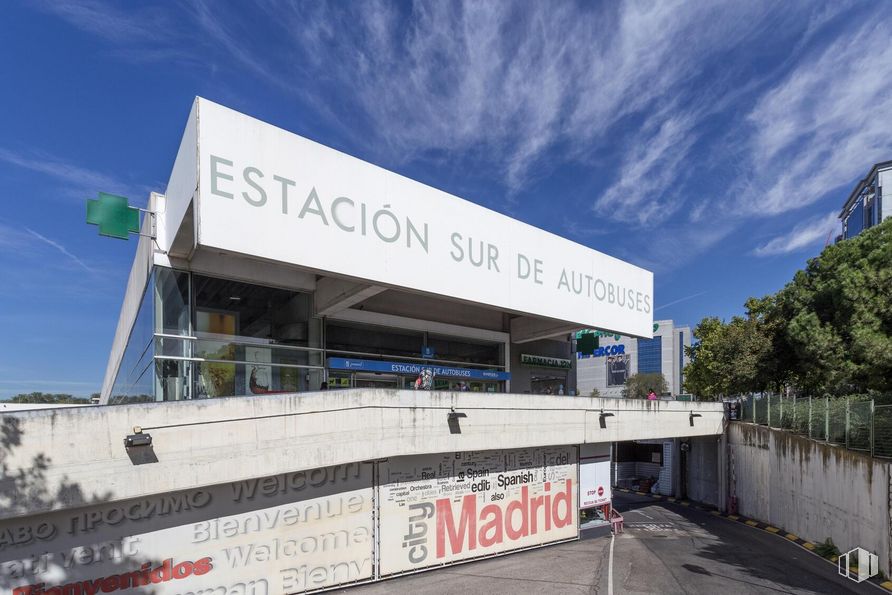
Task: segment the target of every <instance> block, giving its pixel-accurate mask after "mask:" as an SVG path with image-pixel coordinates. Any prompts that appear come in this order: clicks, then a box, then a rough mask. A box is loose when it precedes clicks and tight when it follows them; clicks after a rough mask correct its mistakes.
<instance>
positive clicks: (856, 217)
mask: <svg viewBox="0 0 892 595" xmlns="http://www.w3.org/2000/svg"><path fill="white" fill-rule="evenodd" d="M845 225H846V230H845V231H846V238H847V239H848V238H853V237H855V236H856V235H858V234H859V233H861V232H862V231H863V230H864V202H863V200H862V199H859V200H858V202H857V203H856V204H855V208H853V209H852V210H851V211H849V216H848V217H846V223H845Z"/></svg>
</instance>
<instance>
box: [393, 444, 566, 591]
mask: <svg viewBox="0 0 892 595" xmlns="http://www.w3.org/2000/svg"><path fill="white" fill-rule="evenodd" d="M378 473H379V481H380V485H379V512H380V535H379V554H378V558H379V565H380V574H381V576H387V575H391V574H398V573H402V572H411V571H414V570H420V569H423V568H429V567H431V566H439V565H443V564H449V563H452V562H458V561H461V560H468V559H471V558H477V557H481V556H487V555H493V554H498V553H503V552H507V551H510V550H516V549H521V548H526V547H531V546H537V545H543V544H546V543H551V542H556V541H561V540H566V539H573V538H576V537H577V536H578V534H579V533H578V511H577V485H576V484H577V461H576V449H575V447H548V448H535V449H523V450H492V451H483V452H465V453H446V454H437V455H419V456H411V457H400V458H399V459H392V460H390V461H386V462H382V463H381V464H380V465H379V468H378Z"/></svg>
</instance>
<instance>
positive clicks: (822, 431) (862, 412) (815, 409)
mask: <svg viewBox="0 0 892 595" xmlns="http://www.w3.org/2000/svg"><path fill="white" fill-rule="evenodd" d="M740 421H745V422H750V423H755V424H759V425H763V426H769V427H771V428H777V429H783V430H789V431H791V432H795V433H797V434H802V435H804V436H808V437H809V438H812V439H814V440H820V441H823V442H829V443H831V444H836V445H839V446H842V447H845V448H847V449H849V450H857V451H860V452H865V453H870V454H871V455H872V456H877V457H887V458H892V395H882V396H880V397H878V398H877V397H872V396H868V395H852V396H848V397H799V398H796V397H784V396H782V395H756V396H752V397H748V398H746V399H743V400H742V401H741V404H740Z"/></svg>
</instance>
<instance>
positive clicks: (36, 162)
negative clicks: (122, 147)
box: [0, 147, 149, 200]
mask: <svg viewBox="0 0 892 595" xmlns="http://www.w3.org/2000/svg"><path fill="white" fill-rule="evenodd" d="M0 162H6V163H8V164H10V165H14V166H16V167H20V168H23V169H27V170H30V171H34V172H38V173H41V174H44V175H46V176H49V177H50V178H54V179H55V180H57V181H59V182H62V183H63V184H64V185H65V189H64V191H63V193H64V194H65V195H71V196H77V197H78V198H80V199H83V198H86V197H87V196H95V195H96V192H98V191H100V190H102V191H105V192H116V193H120V194H124V195H129V196H132V197H133V198H135V199H137V200H139V199H142V198H143V196H145V195H147V194H148V192H149V189H148V187H145V186H138V185H133V184H127V183H124V182H122V181H120V180H119V179H117V178H114V177H113V176H109V175H107V174H104V173H101V172H98V171H95V170H92V169H88V168H85V167H81V166H79V165H76V164H74V163H71V162H69V161H65V160H63V159H60V158H59V157H56V156H54V155H49V154H46V153H40V152H28V153H22V152H15V151H10V150H8V149H4V148H2V147H0Z"/></svg>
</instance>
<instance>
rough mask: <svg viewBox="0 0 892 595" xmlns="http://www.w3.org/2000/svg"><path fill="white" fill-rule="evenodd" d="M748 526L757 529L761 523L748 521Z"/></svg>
mask: <svg viewBox="0 0 892 595" xmlns="http://www.w3.org/2000/svg"><path fill="white" fill-rule="evenodd" d="M746 524H747V525H749V526H750V527H755V526H756V525H758V524H759V523H757V522H756V521H747V522H746Z"/></svg>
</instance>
